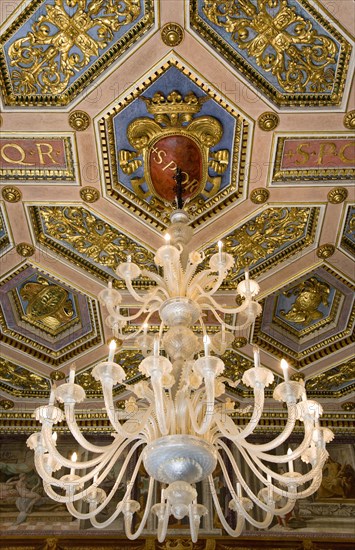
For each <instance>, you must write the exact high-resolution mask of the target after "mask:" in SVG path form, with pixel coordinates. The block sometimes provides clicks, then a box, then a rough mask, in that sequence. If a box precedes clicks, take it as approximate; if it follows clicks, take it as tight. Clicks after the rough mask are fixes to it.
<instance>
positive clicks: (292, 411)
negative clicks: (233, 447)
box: [240, 403, 296, 452]
mask: <svg viewBox="0 0 355 550" xmlns="http://www.w3.org/2000/svg"><path fill="white" fill-rule="evenodd" d="M287 411H288V418H287V422H286V426H285V428H284V430H283V431H282V432H281V433H280V434H279V435H278V436H277V437H275V439H273V440H272V441H269V442H268V443H263V444H262V445H255V444H253V443H248V442H247V441H243V440H241V441H240V444H241V445H242V446H243V447H245V448H246V449H248V450H253V452H254V451H255V452H259V451H270V450H271V449H275V448H276V447H278V446H279V445H281V443H283V442H284V441H286V439H287V438H288V437H289V436H290V435H291V433H292V431H293V428H294V426H295V422H296V403H287Z"/></svg>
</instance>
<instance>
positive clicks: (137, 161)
mask: <svg viewBox="0 0 355 550" xmlns="http://www.w3.org/2000/svg"><path fill="white" fill-rule="evenodd" d="M141 99H142V100H143V101H144V102H145V104H146V107H147V111H148V113H150V114H152V115H153V116H154V119H152V118H148V117H141V118H137V119H135V120H133V121H132V122H131V123H130V124H129V125H128V127H127V139H128V142H129V143H130V145H131V146H132V147H133V148H134V149H135V150H134V151H129V150H126V149H121V150H120V151H119V165H120V168H121V170H122V172H123V173H124V174H127V175H132V178H131V185H132V187H133V189H134V192H135V194H136V195H137V196H138V197H139V198H141V199H146V198H147V197H148V196H149V195H150V194H152V195H153V197H154V199H156V198H157V199H158V200H159V201H160V202H161V203H162V204H164V203H165V204H168V203H169V202H174V200H175V197H176V193H175V191H174V186H173V185H172V184H171V182H172V174H171V172H172V166H173V167H175V169H176V167H177V166H179V167H181V169H182V174H183V176H184V181H183V199H184V200H185V201H186V199H189V201H192V200H193V199H194V198H195V197H197V196H198V195H199V194H201V195H203V197H204V198H205V199H208V198H210V197H213V196H214V195H216V193H217V192H218V191H219V189H220V185H221V179H222V178H221V176H222V174H224V172H225V171H226V170H227V168H228V165H229V162H230V159H229V157H230V154H229V151H228V149H220V150H216V151H211V148H212V147H215V146H216V145H217V144H218V143H219V141H220V140H221V139H222V137H223V126H222V124H221V123H220V122H219V120H218V119H217V118H215V117H213V116H208V115H206V116H197V117H196V116H195V115H197V113H199V111H200V109H201V107H202V105H203V104H204V103H205V102H206V101H208V100H209V99H210V97H209V96H202V97H198V96H197V95H196V94H195V93H194V92H189V93H187V94H186V95H184V96H183V95H182V94H180V92H178V91H176V90H174V91H172V92H171V93H169V94H167V96H166V97H165V95H164V94H163V93H161V92H156V93H155V94H154V95H153V97H152V98H148V97H144V96H142V97H141ZM172 151H173V152H174V158H173V160H172V158H171V155H172ZM142 157H143V160H141V159H142ZM141 166H144V177H138V174H137V172H138V170H139V168H140V167H141ZM210 168H211V170H212V171H213V172H214V173H215V174H217V175H216V176H212V175H210V173H209V169H210ZM145 184H147V186H148V191H147V190H146V186H145Z"/></svg>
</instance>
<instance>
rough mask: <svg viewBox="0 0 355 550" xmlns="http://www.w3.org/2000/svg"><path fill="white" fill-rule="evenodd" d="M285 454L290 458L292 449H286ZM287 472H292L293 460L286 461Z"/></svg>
mask: <svg viewBox="0 0 355 550" xmlns="http://www.w3.org/2000/svg"><path fill="white" fill-rule="evenodd" d="M287 454H288V455H289V456H290V455H292V449H290V448H288V449H287ZM288 471H289V472H293V460H289V461H288Z"/></svg>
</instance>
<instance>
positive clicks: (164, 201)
mask: <svg viewBox="0 0 355 550" xmlns="http://www.w3.org/2000/svg"><path fill="white" fill-rule="evenodd" d="M99 128H100V137H99V146H100V148H101V151H102V156H103V159H104V162H103V168H104V177H105V185H106V192H107V194H108V195H109V196H111V197H112V198H113V199H115V200H116V201H117V202H118V203H120V204H122V205H123V206H124V207H126V208H128V209H130V210H131V211H133V212H134V213H135V214H139V215H140V216H142V218H143V219H144V220H148V221H150V222H152V223H153V224H154V225H156V226H158V227H160V228H162V227H166V226H167V224H168V223H169V213H170V212H171V211H172V209H173V207H175V196H176V194H177V191H176V188H175V186H176V184H175V181H174V175H175V172H176V168H177V167H179V168H181V170H182V173H183V182H182V186H183V191H182V195H183V199H184V200H185V201H186V202H185V209H186V210H187V211H188V212H189V214H190V219H191V223H192V225H193V226H196V225H199V224H201V223H202V222H203V221H204V220H206V219H208V218H210V217H211V216H212V215H213V214H214V213H216V212H220V211H222V210H223V209H225V208H226V207H227V206H228V205H229V206H230V205H231V204H232V203H235V202H236V200H237V199H238V198H239V197H241V196H242V195H244V196H245V193H246V167H247V162H248V156H249V153H248V149H249V145H250V139H251V122H250V120H248V119H247V118H246V117H245V116H244V115H243V114H241V113H240V112H238V111H237V110H236V109H235V108H234V107H232V106H231V105H228V104H226V103H225V101H224V100H223V99H222V97H220V96H218V95H217V94H216V93H215V92H214V91H213V90H211V89H210V88H209V87H208V86H207V85H206V84H203V83H202V81H201V80H200V79H199V78H198V77H197V76H195V75H194V74H193V73H192V72H191V71H189V70H188V69H186V68H185V67H184V66H183V65H182V64H181V63H180V62H179V61H177V60H171V61H168V62H167V63H165V64H164V66H162V67H161V68H160V69H159V70H157V71H155V73H154V75H153V76H151V75H150V76H149V78H147V79H146V80H145V81H143V82H142V83H141V84H140V85H139V86H138V87H137V88H136V89H135V90H134V92H133V93H131V94H130V95H129V96H127V97H125V98H121V99H120V100H119V102H117V104H116V105H114V107H113V108H112V109H110V111H109V112H107V113H106V114H105V115H104V116H103V117H102V118H101V119H100V120H99Z"/></svg>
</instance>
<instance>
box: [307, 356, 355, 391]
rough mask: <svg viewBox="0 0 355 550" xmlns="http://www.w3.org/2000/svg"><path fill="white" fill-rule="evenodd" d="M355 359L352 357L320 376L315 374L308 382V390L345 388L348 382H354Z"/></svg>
mask: <svg viewBox="0 0 355 550" xmlns="http://www.w3.org/2000/svg"><path fill="white" fill-rule="evenodd" d="M354 380H355V360H354V359H351V360H349V361H347V362H346V363H343V364H341V365H339V366H337V367H334V368H332V369H330V370H328V371H326V372H323V373H322V374H319V375H318V376H313V377H312V378H311V379H310V380H307V382H306V388H307V390H330V389H332V388H335V389H338V388H343V386H344V385H346V384H354Z"/></svg>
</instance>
